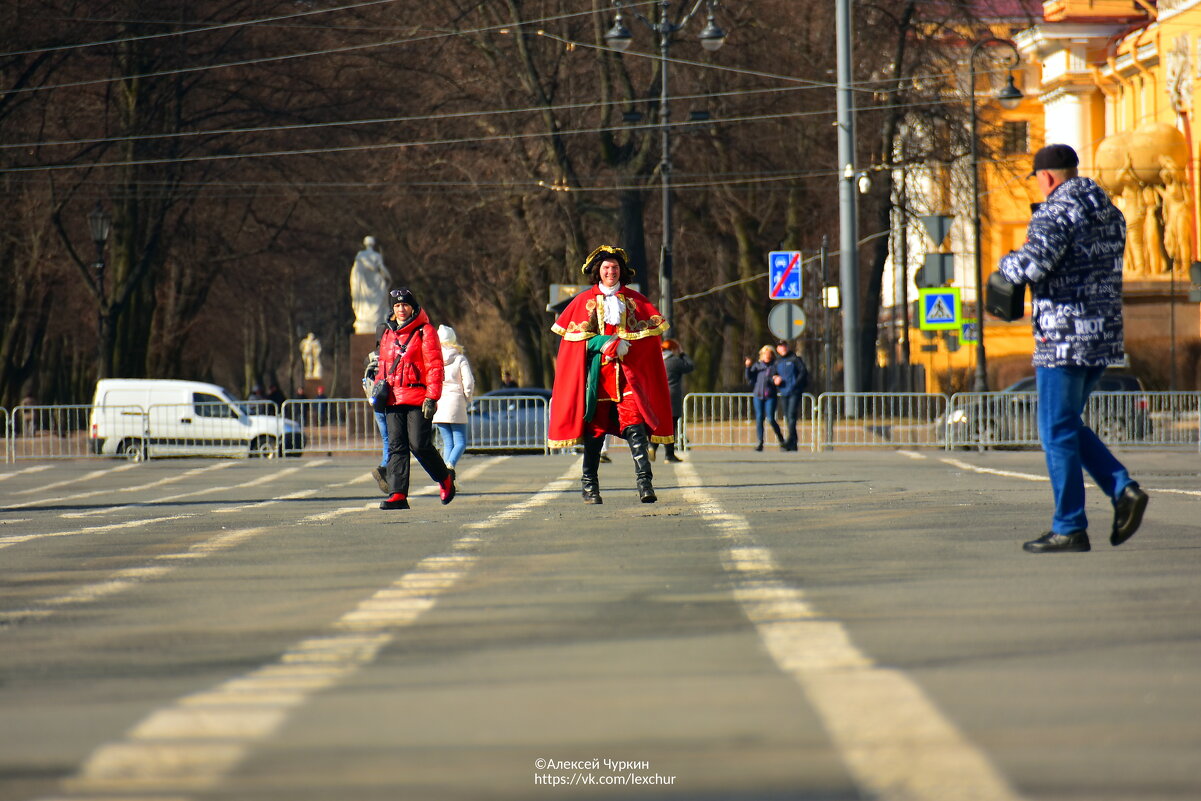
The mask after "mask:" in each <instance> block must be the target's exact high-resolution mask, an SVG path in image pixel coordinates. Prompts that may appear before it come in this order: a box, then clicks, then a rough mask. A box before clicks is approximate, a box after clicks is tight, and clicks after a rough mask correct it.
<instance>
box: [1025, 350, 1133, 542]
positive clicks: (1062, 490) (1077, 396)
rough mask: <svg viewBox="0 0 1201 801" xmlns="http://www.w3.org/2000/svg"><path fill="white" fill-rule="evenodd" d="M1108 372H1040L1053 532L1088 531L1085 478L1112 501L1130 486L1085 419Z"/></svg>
mask: <svg viewBox="0 0 1201 801" xmlns="http://www.w3.org/2000/svg"><path fill="white" fill-rule="evenodd" d="M1104 372H1105V368H1104V367H1036V368H1035V370H1034V375H1035V380H1036V381H1037V383H1038V436H1039V439H1040V440H1042V444H1043V452H1044V453H1045V454H1046V458H1047V473H1048V475H1049V476H1050V477H1051V492H1052V494H1053V496H1054V498H1055V516H1054V518H1053V519H1052V523H1051V530H1052V531H1054V532H1055V533H1056V534H1070V533H1072V532H1073V531H1084V530H1086V529H1087V528H1088V517H1087V516H1085V514H1084V474H1083V472H1082V469H1083V470H1087V471H1088V474H1089V475H1090V476H1092V478H1093V481H1095V482H1097V486H1098V487H1100V488H1101V491H1102V492H1104V493H1105V494H1106V495H1107V496H1109V498H1110V499H1111V500H1112V499H1114V498H1116V497H1117V496H1118V495H1119V494H1120V493H1121V492H1122V490H1123V489H1125V488H1126V485H1127V484H1129V483H1131V480H1130V473H1129V472H1128V471H1127V470H1126V468H1125V467H1124V466H1123V465H1122V463H1121V462H1119V461H1118V460H1117V459H1116V458H1114V455H1113V454H1112V453H1110V452H1109V448H1107V447H1105V443H1104V442H1102V441H1101V438H1100V437H1098V436H1097V435H1096V434H1095V433H1093V430H1092V429H1091V428H1089V427H1088V426H1086V425H1085V424H1084V419H1083V417H1082V416H1081V415H1083V414H1084V409H1085V407H1086V406H1087V405H1088V396H1089V395H1091V394H1092V392H1093V388H1094V387H1096V386H1097V381H1098V380H1100V378H1101V374H1102V373H1104Z"/></svg>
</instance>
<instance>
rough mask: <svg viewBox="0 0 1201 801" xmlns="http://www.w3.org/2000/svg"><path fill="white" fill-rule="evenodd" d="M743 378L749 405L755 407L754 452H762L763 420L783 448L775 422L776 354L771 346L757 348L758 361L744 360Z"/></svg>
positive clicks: (776, 394)
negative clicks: (748, 393)
mask: <svg viewBox="0 0 1201 801" xmlns="http://www.w3.org/2000/svg"><path fill="white" fill-rule="evenodd" d="M745 378H746V383H747V385H748V386H750V388H751V403H752V404H753V405H754V407H755V435H756V436H757V437H758V439H759V443H758V444H757V445H756V446H755V450H757V451H761V450H763V421H764V420H766V421H768V422H770V423H771V428H772V431H774V432H776V439H778V440H779V441H780V447H781V448H783V447H784V434H783V433H782V432H781V431H780V424H779V423H777V422H776V403H777V402H778V401H779V396H778V390H777V388H776V382H775V379H776V352H775V351H774V350H772V347H771V345H764V346H763V347H761V348H759V360H758V361H751V360H750V359H747V360H746V372H745Z"/></svg>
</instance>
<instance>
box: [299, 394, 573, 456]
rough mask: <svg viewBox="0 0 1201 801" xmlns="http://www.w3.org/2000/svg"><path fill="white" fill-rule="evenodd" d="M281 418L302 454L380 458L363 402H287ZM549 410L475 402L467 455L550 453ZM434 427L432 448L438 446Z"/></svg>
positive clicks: (507, 398)
mask: <svg viewBox="0 0 1201 801" xmlns="http://www.w3.org/2000/svg"><path fill="white" fill-rule="evenodd" d="M282 414H283V417H284V418H286V419H288V420H291V421H293V422H295V423H297V424H298V425H300V426H302V427H303V430H304V439H305V450H306V451H312V452H317V453H331V454H332V453H368V452H370V453H378V452H380V451H381V450H382V448H383V438H382V436H381V434H380V430H379V424H378V421H377V418H376V412H375V410H374V409H373V408H372V406H371V404H370V403H368V402H367V399H366V398H338V399H332V400H330V399H322V400H316V399H306V400H289V401H285V402H284V405H283V412H282ZM549 421H550V405H549V403H548V401H547V399H546V398H544V397H542V396H540V395H500V396H495V397H481V398H476V399H475V400H473V401H472V402H471V406H470V408H469V409H468V411H467V450H469V451H508V450H537V451H542V452H543V453H548V452H549V450H548V448H547V445H546V432H547V429H548V427H549ZM440 442H441V438H440V436H439V434H438V431H437V428H435V430H434V444H435V445H436V446H438V447H439V448H440V447H441V444H440Z"/></svg>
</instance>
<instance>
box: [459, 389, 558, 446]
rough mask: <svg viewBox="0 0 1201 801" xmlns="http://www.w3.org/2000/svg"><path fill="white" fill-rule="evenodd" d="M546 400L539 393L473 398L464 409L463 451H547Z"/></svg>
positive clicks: (547, 411) (548, 413)
mask: <svg viewBox="0 0 1201 801" xmlns="http://www.w3.org/2000/svg"><path fill="white" fill-rule="evenodd" d="M548 430H550V401H549V400H547V399H546V398H544V397H542V396H541V395H497V396H493V397H481V398H476V399H475V400H473V401H472V402H471V408H470V409H469V410H468V412H467V450H469V451H497V450H539V451H542V452H543V453H550V449H549V448H548V447H547V445H546V433H547V431H548Z"/></svg>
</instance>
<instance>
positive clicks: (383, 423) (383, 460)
mask: <svg viewBox="0 0 1201 801" xmlns="http://www.w3.org/2000/svg"><path fill="white" fill-rule="evenodd" d="M375 424H376V425H377V426H379V435H380V439H382V440H383V441H384V453H383V455H382V456H381V457H380V460H379V466H380V467H387V466H388V418H387V417H386V416H385V415H384V413H383V412H375Z"/></svg>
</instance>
